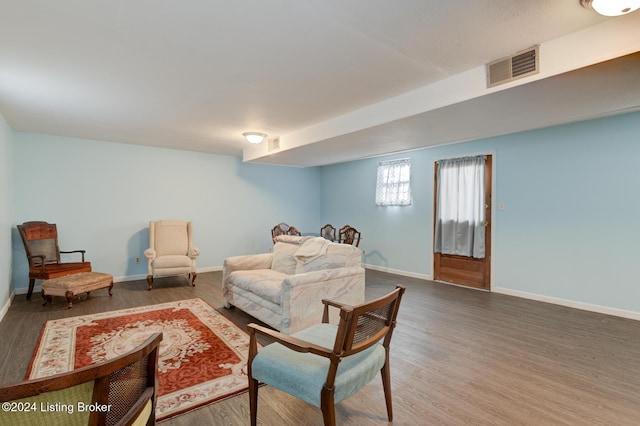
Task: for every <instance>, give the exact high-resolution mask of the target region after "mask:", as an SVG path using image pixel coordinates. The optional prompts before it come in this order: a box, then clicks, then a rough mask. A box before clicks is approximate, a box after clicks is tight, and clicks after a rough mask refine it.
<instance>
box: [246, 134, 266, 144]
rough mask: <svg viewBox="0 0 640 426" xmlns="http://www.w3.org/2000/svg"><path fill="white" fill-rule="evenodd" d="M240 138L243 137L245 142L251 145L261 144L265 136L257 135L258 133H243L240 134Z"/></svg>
mask: <svg viewBox="0 0 640 426" xmlns="http://www.w3.org/2000/svg"><path fill="white" fill-rule="evenodd" d="M242 136H244V138H245V139H246V140H247V142H249V143H253V144H259V143H262V141H263V140H264V138H266V137H267V135H266V134H264V133H259V132H244V133H243V134H242Z"/></svg>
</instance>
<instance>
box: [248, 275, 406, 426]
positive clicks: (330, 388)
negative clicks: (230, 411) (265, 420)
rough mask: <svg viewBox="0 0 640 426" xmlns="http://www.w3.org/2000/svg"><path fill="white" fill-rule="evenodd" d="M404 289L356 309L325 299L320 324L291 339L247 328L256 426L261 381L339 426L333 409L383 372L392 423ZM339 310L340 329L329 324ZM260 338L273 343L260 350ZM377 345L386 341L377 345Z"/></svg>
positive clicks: (251, 401) (251, 406)
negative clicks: (392, 361) (394, 350)
mask: <svg viewBox="0 0 640 426" xmlns="http://www.w3.org/2000/svg"><path fill="white" fill-rule="evenodd" d="M404 291H405V288H404V287H403V286H401V285H398V286H397V287H396V289H395V290H394V291H392V292H391V293H389V294H387V295H386V296H383V297H380V298H378V299H375V300H372V301H370V302H366V303H363V304H360V305H356V306H348V305H344V304H340V303H336V302H333V301H329V300H326V299H325V300H323V301H322V303H323V304H324V305H325V306H324V314H323V318H322V323H321V324H318V325H314V326H311V327H309V328H307V329H304V330H302V331H299V332H297V333H294V334H292V335H287V334H283V333H280V332H277V331H273V330H271V329H269V328H265V327H262V326H259V325H257V324H249V325H248V330H249V335H250V343H249V360H248V364H247V366H248V376H249V411H250V416H251V425H252V426H255V425H256V420H257V408H258V382H262V383H265V384H267V385H269V386H273V387H275V388H277V389H280V390H282V391H284V392H287V393H289V394H291V395H293V396H295V397H296V398H300V399H302V400H304V401H306V402H308V403H310V404H312V405H315V406H316V407H320V409H321V410H322V416H323V419H324V424H325V425H327V426H335V424H336V415H335V404H336V403H338V402H340V401H342V400H343V399H345V398H348V397H350V396H351V395H353V394H355V393H356V392H357V391H358V390H359V389H361V388H362V387H364V386H365V385H366V384H367V383H369V382H370V381H371V380H372V379H373V378H374V377H375V376H376V374H377V372H378V371H380V373H381V375H382V384H383V389H384V395H385V402H386V406H387V417H388V419H389V421H390V422H391V421H392V420H393V409H392V401H391V378H390V369H389V349H390V344H391V335H392V333H393V329H394V328H395V325H396V317H397V315H398V308H399V306H400V301H401V299H402V295H403V294H404ZM330 307H334V308H338V309H339V310H340V317H339V323H338V325H334V324H329V308H330ZM257 334H263V335H266V336H268V337H269V338H271V339H273V340H274V341H275V343H272V344H270V345H267V346H265V347H264V348H262V349H261V350H260V351H258V347H257V336H256V335H257ZM378 342H382V344H379V343H378Z"/></svg>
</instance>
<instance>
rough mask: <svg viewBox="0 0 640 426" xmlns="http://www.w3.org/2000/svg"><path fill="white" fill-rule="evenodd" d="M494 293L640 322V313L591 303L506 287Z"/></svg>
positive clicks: (495, 289)
mask: <svg viewBox="0 0 640 426" xmlns="http://www.w3.org/2000/svg"><path fill="white" fill-rule="evenodd" d="M491 291H492V292H494V293H501V294H506V295H509V296H516V297H522V298H523V299H530V300H537V301H539V302H546V303H553V304H554V305H561V306H567V307H569V308H575V309H581V310H583V311H591V312H597V313H600V314H606V315H613V316H616V317H622V318H629V319H633V320H640V312H635V311H627V310H624V309H617V308H610V307H607V306H600V305H593V304H591V303H584V302H576V301H575V300H568V299H561V298H559V297H551V296H544V295H541V294H536V293H528V292H526V291H519V290H512V289H510V288H504V287H494V288H492V289H491Z"/></svg>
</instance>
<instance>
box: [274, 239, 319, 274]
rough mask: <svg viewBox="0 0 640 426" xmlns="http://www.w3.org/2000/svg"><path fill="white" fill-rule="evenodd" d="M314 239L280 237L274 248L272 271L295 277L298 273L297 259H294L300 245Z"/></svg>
mask: <svg viewBox="0 0 640 426" xmlns="http://www.w3.org/2000/svg"><path fill="white" fill-rule="evenodd" d="M310 238H312V237H299V236H296V235H279V236H278V237H276V245H275V246H273V260H272V262H271V269H272V270H274V271H277V272H282V273H283V274H288V275H293V274H294V273H295V272H296V258H295V257H294V255H295V253H296V251H297V250H298V248H300V245H301V244H302V243H304V242H305V241H307V240H309V239H310Z"/></svg>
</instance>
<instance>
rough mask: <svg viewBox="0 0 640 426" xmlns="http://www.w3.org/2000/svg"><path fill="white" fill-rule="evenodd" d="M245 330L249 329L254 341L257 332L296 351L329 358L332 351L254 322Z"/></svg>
mask: <svg viewBox="0 0 640 426" xmlns="http://www.w3.org/2000/svg"><path fill="white" fill-rule="evenodd" d="M247 330H248V331H249V336H251V337H252V340H254V341H255V338H253V336H255V334H256V333H258V334H263V335H265V336H268V337H270V338H271V339H272V340H273V341H274V342H276V343H280V344H281V345H284V346H286V347H287V348H289V349H291V350H294V351H296V352H302V353H312V354H315V355H320V356H323V357H325V358H329V357H330V356H331V354H332V353H333V351H332V350H331V349H329V348H325V347H323V346H319V345H316V344H314V343H311V342H307V341H306V340H301V339H296V338H295V337H291V336H290V335H288V334H284V333H280V332H279V331H275V330H271V329H270V328H266V327H263V326H261V325H258V324H255V323H251V324H249V325H247Z"/></svg>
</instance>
